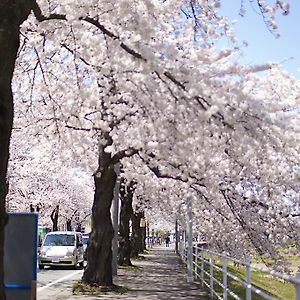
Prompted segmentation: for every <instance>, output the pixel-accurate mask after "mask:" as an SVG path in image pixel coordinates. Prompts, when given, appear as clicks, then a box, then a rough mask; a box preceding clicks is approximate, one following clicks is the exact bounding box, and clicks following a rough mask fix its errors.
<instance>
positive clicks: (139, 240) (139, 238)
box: [131, 212, 144, 257]
mask: <svg viewBox="0 0 300 300" xmlns="http://www.w3.org/2000/svg"><path fill="white" fill-rule="evenodd" d="M143 217H144V213H143V212H136V213H134V214H133V216H132V236H131V257H138V256H139V253H141V252H143V251H144V249H143V230H144V228H143V227H140V222H141V218H143Z"/></svg>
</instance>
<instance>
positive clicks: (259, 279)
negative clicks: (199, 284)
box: [204, 265, 295, 300]
mask: <svg viewBox="0 0 300 300" xmlns="http://www.w3.org/2000/svg"><path fill="white" fill-rule="evenodd" d="M205 270H206V272H209V266H208V265H207V266H205ZM228 272H229V273H231V274H232V275H234V276H236V277H238V278H240V279H242V280H245V278H246V275H245V271H244V268H239V267H236V266H233V265H229V266H228ZM214 277H215V278H216V279H217V280H218V281H220V282H222V281H223V274H222V272H221V271H219V270H216V269H214ZM204 278H205V281H206V282H207V283H209V277H208V275H206V274H205V276H204ZM227 283H228V288H229V289H230V290H231V291H233V292H234V293H235V294H236V295H238V296H239V297H240V298H241V299H246V288H245V287H244V286H243V285H242V284H240V283H239V282H237V281H235V280H233V279H232V278H230V277H229V276H228V277H227ZM251 283H252V285H253V286H255V287H257V288H259V289H261V290H262V291H264V292H265V293H267V294H269V295H270V296H272V297H274V298H276V299H280V300H288V299H295V289H294V286H293V284H291V283H284V282H282V281H281V280H278V279H274V278H273V277H272V276H270V275H268V274H265V273H263V272H260V271H257V270H252V271H251ZM214 290H215V291H216V292H217V293H218V294H219V295H220V296H221V295H222V293H223V289H222V287H221V286H219V285H218V284H217V283H216V282H214ZM228 299H229V300H231V299H234V298H233V297H232V296H231V295H229V294H228ZM252 299H253V300H261V299H263V298H262V297H261V296H259V295H257V294H255V293H254V292H253V291H252Z"/></svg>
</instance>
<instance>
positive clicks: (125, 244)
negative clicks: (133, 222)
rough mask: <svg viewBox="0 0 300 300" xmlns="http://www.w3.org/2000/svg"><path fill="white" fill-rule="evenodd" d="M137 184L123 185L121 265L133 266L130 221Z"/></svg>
mask: <svg viewBox="0 0 300 300" xmlns="http://www.w3.org/2000/svg"><path fill="white" fill-rule="evenodd" d="M134 185H135V182H133V181H131V182H130V183H129V184H128V185H126V184H125V182H122V183H121V189H120V200H121V210H120V225H119V234H120V236H119V261H118V263H119V265H120V266H132V263H131V260H130V256H131V242H130V237H129V221H130V219H131V218H132V215H133V208H132V200H133V194H134Z"/></svg>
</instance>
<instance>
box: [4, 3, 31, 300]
mask: <svg viewBox="0 0 300 300" xmlns="http://www.w3.org/2000/svg"><path fill="white" fill-rule="evenodd" d="M30 10H31V1H25V0H23V1H22V0H19V1H17V0H1V1H0V299H1V300H5V291H4V270H3V256H4V253H3V248H4V227H5V224H6V222H7V214H6V211H5V197H6V195H7V192H8V182H7V179H6V174H7V164H8V158H9V141H10V136H11V130H12V124H13V95H12V90H11V80H12V76H13V71H14V67H15V61H16V55H17V51H18V49H19V26H20V24H22V23H23V21H25V20H26V19H27V17H28V15H29V13H30Z"/></svg>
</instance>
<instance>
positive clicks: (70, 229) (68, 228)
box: [66, 219, 72, 231]
mask: <svg viewBox="0 0 300 300" xmlns="http://www.w3.org/2000/svg"><path fill="white" fill-rule="evenodd" d="M66 225H67V231H72V220H71V219H67V222H66Z"/></svg>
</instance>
